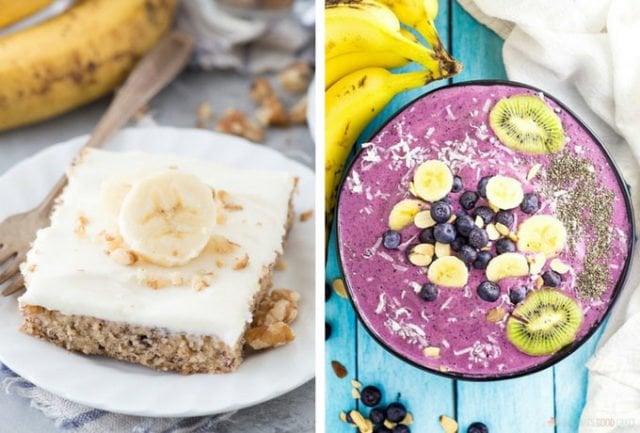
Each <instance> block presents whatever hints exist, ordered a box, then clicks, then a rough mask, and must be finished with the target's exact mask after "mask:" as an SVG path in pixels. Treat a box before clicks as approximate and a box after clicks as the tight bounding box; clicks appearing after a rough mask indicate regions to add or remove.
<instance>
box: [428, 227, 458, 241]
mask: <svg viewBox="0 0 640 433" xmlns="http://www.w3.org/2000/svg"><path fill="white" fill-rule="evenodd" d="M456 234H457V232H456V228H455V227H454V226H453V225H452V224H449V223H444V224H438V225H437V226H435V228H434V229H433V237H434V238H435V239H436V241H438V242H440V243H441V244H450V243H451V242H453V241H454V240H455V238H456Z"/></svg>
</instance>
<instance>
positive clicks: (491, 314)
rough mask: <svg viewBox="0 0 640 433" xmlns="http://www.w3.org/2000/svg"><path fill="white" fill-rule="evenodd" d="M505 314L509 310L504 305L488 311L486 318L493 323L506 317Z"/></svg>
mask: <svg viewBox="0 0 640 433" xmlns="http://www.w3.org/2000/svg"><path fill="white" fill-rule="evenodd" d="M505 314H507V310H505V309H504V308H503V307H495V308H492V309H491V310H489V311H488V312H487V316H486V318H487V321H489V322H491V323H498V322H499V321H501V320H502V319H503V318H504V316H505Z"/></svg>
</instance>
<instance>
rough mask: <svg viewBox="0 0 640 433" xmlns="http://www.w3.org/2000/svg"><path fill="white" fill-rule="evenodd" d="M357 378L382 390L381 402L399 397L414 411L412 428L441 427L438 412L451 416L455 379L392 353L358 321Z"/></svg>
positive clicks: (419, 429)
mask: <svg viewBox="0 0 640 433" xmlns="http://www.w3.org/2000/svg"><path fill="white" fill-rule="evenodd" d="M357 346H358V379H359V380H360V382H362V383H363V384H366V385H376V386H378V387H379V388H380V389H381V390H383V394H384V401H383V404H389V403H391V402H392V401H396V398H397V396H398V394H400V399H399V401H400V402H401V403H403V404H404V405H405V406H406V407H407V409H408V410H409V411H410V412H411V413H412V414H413V418H414V423H413V424H412V425H411V431H413V432H439V431H442V429H441V427H440V425H439V423H438V418H439V417H440V415H448V416H454V409H455V405H454V392H453V390H454V383H453V381H452V380H450V379H446V378H443V377H440V376H436V375H435V374H430V373H427V372H425V371H423V370H420V369H418V368H415V367H412V366H411V365H409V364H407V363H406V362H404V361H402V360H400V359H399V358H397V357H395V356H394V355H391V354H390V353H389V352H387V351H386V350H385V349H384V348H382V346H380V345H379V344H378V343H377V342H376V341H375V340H374V339H372V338H371V337H370V336H369V334H368V333H367V331H366V330H365V328H364V327H363V325H362V324H360V323H358V345H357Z"/></svg>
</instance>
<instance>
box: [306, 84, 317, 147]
mask: <svg viewBox="0 0 640 433" xmlns="http://www.w3.org/2000/svg"><path fill="white" fill-rule="evenodd" d="M307 125H309V131H310V132H311V138H312V139H313V141H314V142H315V141H316V79H315V78H314V79H313V80H311V84H310V85H309V90H308V91H307Z"/></svg>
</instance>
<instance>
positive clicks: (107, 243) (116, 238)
mask: <svg viewBox="0 0 640 433" xmlns="http://www.w3.org/2000/svg"><path fill="white" fill-rule="evenodd" d="M96 237H97V239H98V241H99V242H103V243H104V250H105V252H106V253H107V254H111V253H112V252H113V251H115V250H117V249H118V248H121V247H122V246H123V245H124V239H122V236H120V235H118V234H111V233H109V232H107V231H104V230H103V231H101V232H100V233H98V235H97V236H96Z"/></svg>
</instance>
